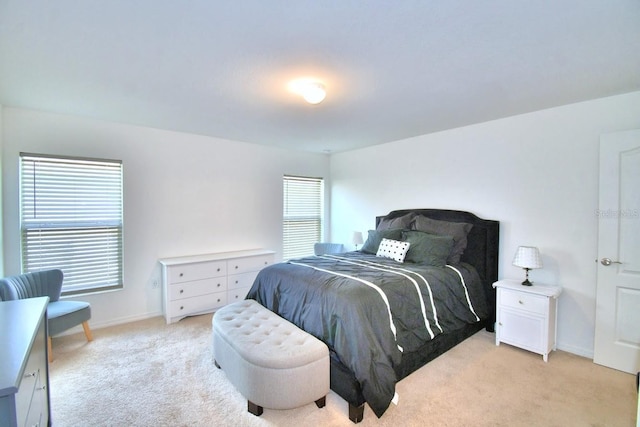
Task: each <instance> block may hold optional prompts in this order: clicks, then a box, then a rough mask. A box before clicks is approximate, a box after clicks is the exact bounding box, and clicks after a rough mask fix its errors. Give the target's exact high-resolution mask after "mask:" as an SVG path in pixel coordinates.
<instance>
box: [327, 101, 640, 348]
mask: <svg viewBox="0 0 640 427" xmlns="http://www.w3.org/2000/svg"><path fill="white" fill-rule="evenodd" d="M633 128H640V92H634V93H629V94H625V95H620V96H614V97H609V98H603V99H598V100H594V101H589V102H583V103H579V104H573V105H568V106H563V107H559V108H553V109H548V110H543V111H538V112H534V113H530V114H525V115H519V116H515V117H510V118H506V119H502V120H496V121H491V122H486V123H481V124H478V125H473V126H468V127H463V128H458V129H453V130H449V131H445V132H439V133H435V134H430V135H423V136H420V137H416V138H411V139H407V140H402V141H396V142H393V143H388V144H383V145H379V146H376V147H370V148H366V149H360V150H355V151H350V152H346V153H340V154H334V155H332V157H331V180H332V208H331V212H332V214H331V216H332V224H333V227H332V236H331V238H332V239H333V240H334V241H349V239H350V236H351V233H352V231H353V230H361V231H363V232H365V231H366V230H368V229H371V228H373V226H374V218H375V216H376V215H383V214H385V213H387V212H388V211H390V210H394V209H404V208H448V209H458V210H467V211H471V212H473V213H475V214H476V215H478V216H481V217H484V218H489V219H496V220H499V221H500V222H501V229H500V231H501V238H500V270H499V271H500V273H499V274H500V278H507V277H508V278H521V277H523V276H524V273H523V271H522V270H520V269H518V268H516V267H514V266H512V265H511V261H512V258H513V255H514V253H515V250H516V248H517V247H518V246H519V245H534V246H538V247H539V248H540V251H541V254H542V258H543V264H544V268H543V269H541V270H533V271H532V272H531V273H530V276H531V279H532V280H533V281H540V282H548V283H552V284H558V285H560V286H562V287H563V294H562V295H561V297H560V302H559V324H558V347H559V348H560V349H563V350H567V351H570V352H573V353H577V354H581V355H584V356H588V357H592V356H593V335H594V322H595V294H596V268H597V264H596V262H595V260H596V257H597V229H598V218H597V217H596V215H595V210H596V209H598V150H599V137H600V135H601V134H603V133H607V132H614V131H619V130H626V129H633ZM365 235H366V234H365Z"/></svg>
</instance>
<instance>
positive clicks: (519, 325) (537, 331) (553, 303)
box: [493, 280, 562, 362]
mask: <svg viewBox="0 0 640 427" xmlns="http://www.w3.org/2000/svg"><path fill="white" fill-rule="evenodd" d="M521 283H522V282H521V281H519V280H499V281H497V282H495V283H494V284H493V287H494V288H496V289H497V303H496V345H500V343H501V342H503V343H507V344H511V345H515V346H517V347H520V348H523V349H525V350H529V351H532V352H534V353H538V354H541V355H542V359H543V360H544V361H545V362H546V361H547V359H548V356H549V352H551V350H555V349H556V319H557V317H558V296H560V293H561V292H562V288H560V287H559V286H550V285H544V284H540V283H534V284H533V286H523V285H522V284H521Z"/></svg>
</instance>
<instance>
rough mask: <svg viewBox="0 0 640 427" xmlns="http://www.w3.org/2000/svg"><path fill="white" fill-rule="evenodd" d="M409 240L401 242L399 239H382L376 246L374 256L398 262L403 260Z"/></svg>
mask: <svg viewBox="0 0 640 427" xmlns="http://www.w3.org/2000/svg"><path fill="white" fill-rule="evenodd" d="M409 245H410V243H409V242H401V241H399V240H391V239H382V241H381V242H380V246H378V253H376V256H379V257H382V258H391V259H394V260H396V261H398V262H404V257H405V256H406V255H407V251H408V250H409Z"/></svg>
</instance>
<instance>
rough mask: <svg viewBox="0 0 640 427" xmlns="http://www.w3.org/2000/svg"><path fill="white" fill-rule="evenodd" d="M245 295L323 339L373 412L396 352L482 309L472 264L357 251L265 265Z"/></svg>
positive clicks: (383, 405) (386, 394) (387, 390)
mask: <svg viewBox="0 0 640 427" xmlns="http://www.w3.org/2000/svg"><path fill="white" fill-rule="evenodd" d="M247 298H249V299H255V300H257V301H258V302H259V303H260V304H262V305H263V306H265V307H267V308H268V309H270V310H272V311H273V312H275V313H277V314H279V315H280V316H282V317H284V318H285V319H287V320H289V321H290V322H292V323H294V324H295V325H297V326H298V327H300V328H302V329H304V330H305V331H307V332H309V333H310V334H312V335H314V336H316V337H317V338H319V339H321V340H322V341H324V342H325V343H326V344H327V346H329V348H330V349H331V350H333V351H334V352H335V353H336V354H337V356H338V357H339V358H340V361H341V362H342V363H343V364H344V365H345V366H347V367H348V368H349V369H351V370H352V371H353V373H354V374H355V377H356V379H357V380H358V381H359V383H360V386H361V388H362V393H363V396H364V397H365V399H366V400H367V403H368V404H369V406H370V407H371V409H372V410H373V411H374V413H375V414H376V415H377V416H378V417H380V416H382V414H383V413H384V412H385V410H386V409H387V407H388V406H389V404H390V403H391V399H392V398H393V396H394V394H395V383H396V380H397V379H396V374H395V372H394V366H395V365H396V364H398V363H400V360H401V358H402V353H403V352H410V351H413V350H416V349H417V348H419V347H420V346H421V345H422V344H424V342H425V341H428V340H430V339H432V338H433V337H435V336H437V335H438V334H441V333H443V332H446V331H451V330H455V329H459V328H460V327H462V326H464V325H465V324H467V323H474V322H478V321H480V319H484V318H486V316H487V305H486V300H485V294H484V291H483V289H482V286H481V282H480V279H479V277H478V274H477V273H476V271H475V270H474V269H473V268H472V267H471V266H469V265H466V264H461V265H458V266H456V267H455V268H453V267H450V266H446V267H428V266H423V265H419V264H412V263H398V262H396V261H393V260H390V259H386V258H379V257H376V256H373V255H367V254H364V253H361V252H349V253H346V254H340V255H338V256H335V255H324V256H318V257H309V258H302V259H298V260H291V261H289V262H286V263H280V264H275V265H272V266H269V267H267V268H265V269H263V270H262V271H261V272H260V273H259V274H258V276H257V278H256V280H255V282H254V284H253V287H252V288H251V290H250V291H249V294H248V296H247Z"/></svg>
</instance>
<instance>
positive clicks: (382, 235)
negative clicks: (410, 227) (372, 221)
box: [360, 229, 402, 255]
mask: <svg viewBox="0 0 640 427" xmlns="http://www.w3.org/2000/svg"><path fill="white" fill-rule="evenodd" d="M400 237H402V230H400V229H394V230H369V235H368V237H367V241H366V242H364V245H362V248H360V251H361V252H364V253H367V254H374V255H375V254H376V253H377V252H378V247H379V246H380V242H382V239H392V240H400Z"/></svg>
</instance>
